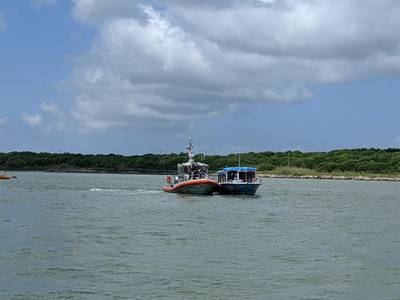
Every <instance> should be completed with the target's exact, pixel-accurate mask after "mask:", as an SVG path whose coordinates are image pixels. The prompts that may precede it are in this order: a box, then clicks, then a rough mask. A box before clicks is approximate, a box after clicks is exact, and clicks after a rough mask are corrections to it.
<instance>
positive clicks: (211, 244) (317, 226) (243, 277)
mask: <svg viewBox="0 0 400 300" xmlns="http://www.w3.org/2000/svg"><path fill="white" fill-rule="evenodd" d="M16 175H17V176H18V177H19V179H18V180H14V181H2V182H0V299H155V298H161V299H163V298H165V299H400V184H399V183H389V182H355V181H317V180H284V179H265V180H264V184H263V186H262V187H261V188H260V189H259V196H258V197H232V196H211V197H210V196H203V197H200V196H180V195H176V194H167V193H163V192H161V191H160V188H161V185H162V183H163V177H162V176H139V175H97V174H51V173H18V174H16Z"/></svg>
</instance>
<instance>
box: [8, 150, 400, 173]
mask: <svg viewBox="0 0 400 300" xmlns="http://www.w3.org/2000/svg"><path fill="white" fill-rule="evenodd" d="M201 158H202V156H200V155H198V156H197V157H196V158H195V159H196V160H198V161H201V160H202V159H201ZM186 161H187V155H186V153H179V154H175V153H170V154H144V155H131V156H124V155H117V154H107V155H104V154H97V155H93V154H74V153H57V154H56V153H34V152H9V153H0V170H14V171H29V170H41V171H65V172H69V171H70V172H73V171H81V172H82V171H84V172H111V173H162V174H165V173H172V172H175V170H176V165H177V163H181V162H186ZM205 162H206V163H207V164H209V165H210V170H212V171H217V170H218V169H221V168H223V167H226V166H237V165H238V155H237V154H229V155H209V156H207V157H206V160H205ZM241 165H242V166H245V165H246V166H253V167H257V168H258V170H259V171H261V172H268V171H272V170H274V169H276V168H280V167H287V166H289V167H296V168H305V169H310V170H314V171H315V172H324V173H330V172H363V173H381V174H399V173H400V149H394V148H389V149H375V148H368V149H367V148H363V149H342V150H333V151H329V152H301V151H286V152H272V151H267V152H258V153H255V152H249V153H242V154H241Z"/></svg>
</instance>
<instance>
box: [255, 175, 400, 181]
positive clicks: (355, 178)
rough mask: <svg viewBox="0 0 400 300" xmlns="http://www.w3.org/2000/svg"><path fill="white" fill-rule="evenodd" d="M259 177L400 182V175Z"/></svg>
mask: <svg viewBox="0 0 400 300" xmlns="http://www.w3.org/2000/svg"><path fill="white" fill-rule="evenodd" d="M260 177H261V178H281V179H322V180H358V181H391V182H400V177H385V176H377V177H369V176H361V175H360V176H343V175H326V174H325V175H283V174H282V175H279V174H261V175H260Z"/></svg>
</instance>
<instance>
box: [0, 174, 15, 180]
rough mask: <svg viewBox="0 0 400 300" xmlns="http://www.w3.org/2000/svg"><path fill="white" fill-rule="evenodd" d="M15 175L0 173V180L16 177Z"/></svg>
mask: <svg viewBox="0 0 400 300" xmlns="http://www.w3.org/2000/svg"><path fill="white" fill-rule="evenodd" d="M16 178H17V177H15V176H7V175H0V180H9V179H16Z"/></svg>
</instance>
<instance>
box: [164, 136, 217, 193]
mask: <svg viewBox="0 0 400 300" xmlns="http://www.w3.org/2000/svg"><path fill="white" fill-rule="evenodd" d="M193 148H194V145H193V144H192V140H191V139H190V140H189V146H188V147H187V150H188V156H189V161H188V162H186V163H183V164H178V166H177V171H178V172H177V173H178V175H177V176H174V177H172V176H170V175H168V176H167V178H166V184H165V185H164V187H163V190H164V192H167V193H178V194H194V195H211V194H213V193H214V192H216V191H217V190H218V188H219V185H218V183H217V182H216V181H215V180H213V179H210V178H209V176H208V165H207V164H205V163H200V162H195V161H194V154H193Z"/></svg>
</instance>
